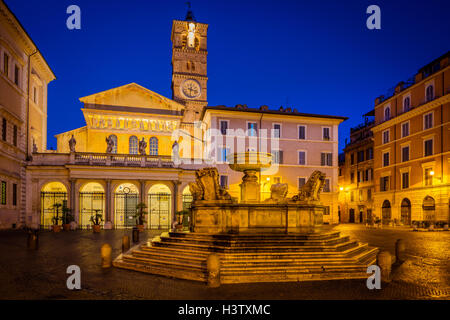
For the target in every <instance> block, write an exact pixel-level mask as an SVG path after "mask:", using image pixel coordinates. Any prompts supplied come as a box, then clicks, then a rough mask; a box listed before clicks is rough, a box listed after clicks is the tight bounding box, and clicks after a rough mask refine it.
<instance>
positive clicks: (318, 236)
mask: <svg viewBox="0 0 450 320" xmlns="http://www.w3.org/2000/svg"><path fill="white" fill-rule="evenodd" d="M168 234H169V236H170V237H176V238H185V239H217V240H232V241H242V240H261V239H265V240H327V239H335V238H339V236H340V232H339V231H335V232H326V233H311V234H296V233H279V234H258V233H248V234H211V233H199V232H196V233H184V232H169V233H168Z"/></svg>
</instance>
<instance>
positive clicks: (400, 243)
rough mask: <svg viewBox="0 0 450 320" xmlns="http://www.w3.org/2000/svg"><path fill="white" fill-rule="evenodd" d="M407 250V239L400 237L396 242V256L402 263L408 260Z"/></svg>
mask: <svg viewBox="0 0 450 320" xmlns="http://www.w3.org/2000/svg"><path fill="white" fill-rule="evenodd" d="M405 250H406V244H405V241H404V240H403V239H398V240H397V241H396V242H395V256H396V257H397V261H398V262H400V263H402V262H405V260H406V256H405Z"/></svg>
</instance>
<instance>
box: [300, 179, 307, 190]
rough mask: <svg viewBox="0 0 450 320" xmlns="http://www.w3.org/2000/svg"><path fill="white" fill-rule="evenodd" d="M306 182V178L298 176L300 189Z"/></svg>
mask: <svg viewBox="0 0 450 320" xmlns="http://www.w3.org/2000/svg"><path fill="white" fill-rule="evenodd" d="M305 183H306V178H298V189H299V190H300V189H301V188H302V187H303V186H304V185H305Z"/></svg>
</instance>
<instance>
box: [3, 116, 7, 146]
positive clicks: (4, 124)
mask: <svg viewBox="0 0 450 320" xmlns="http://www.w3.org/2000/svg"><path fill="white" fill-rule="evenodd" d="M6 131H7V122H6V118H3V121H2V139H3V141H6Z"/></svg>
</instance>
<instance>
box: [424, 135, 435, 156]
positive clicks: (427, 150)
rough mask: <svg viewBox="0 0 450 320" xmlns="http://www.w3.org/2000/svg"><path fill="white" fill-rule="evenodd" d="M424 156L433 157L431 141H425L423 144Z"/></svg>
mask: <svg viewBox="0 0 450 320" xmlns="http://www.w3.org/2000/svg"><path fill="white" fill-rule="evenodd" d="M424 148H425V150H424V156H425V157H428V156H431V155H433V139H430V140H426V141H425V143H424Z"/></svg>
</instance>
